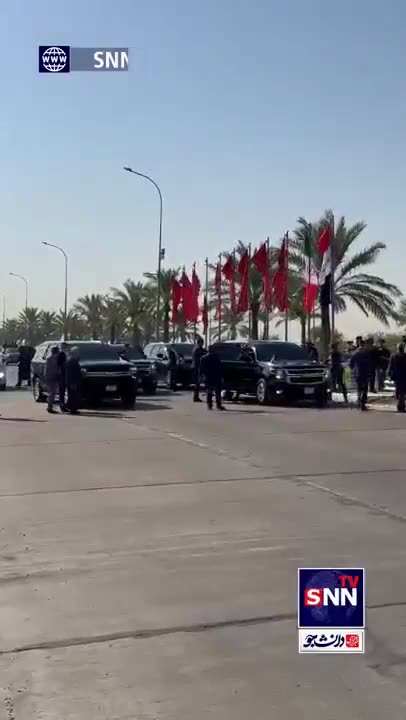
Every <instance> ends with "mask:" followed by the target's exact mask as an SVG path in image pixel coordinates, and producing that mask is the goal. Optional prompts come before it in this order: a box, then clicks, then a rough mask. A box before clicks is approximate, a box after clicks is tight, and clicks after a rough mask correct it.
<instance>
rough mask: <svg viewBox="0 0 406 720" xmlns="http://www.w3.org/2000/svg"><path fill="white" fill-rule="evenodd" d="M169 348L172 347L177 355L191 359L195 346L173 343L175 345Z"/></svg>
mask: <svg viewBox="0 0 406 720" xmlns="http://www.w3.org/2000/svg"><path fill="white" fill-rule="evenodd" d="M170 347H172V348H173V349H174V350H175V352H176V353H177V354H178V355H182V357H186V358H191V357H192V355H193V350H194V347H195V346H194V345H192V344H191V343H175V345H171V346H170Z"/></svg>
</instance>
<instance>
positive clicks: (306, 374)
mask: <svg viewBox="0 0 406 720" xmlns="http://www.w3.org/2000/svg"><path fill="white" fill-rule="evenodd" d="M214 347H215V349H216V352H217V353H218V355H219V357H220V360H221V363H222V366H223V387H224V389H225V390H226V392H227V393H228V394H230V395H231V394H232V393H233V392H236V393H237V394H242V395H254V396H255V397H256V398H257V400H258V403H259V404H260V405H266V404H268V403H274V402H276V401H277V400H278V399H280V400H286V401H287V402H292V403H293V402H297V401H300V400H307V401H311V402H312V403H313V404H315V405H317V406H318V407H324V406H325V405H326V404H327V402H328V399H329V395H330V387H329V373H328V370H327V368H326V367H325V366H324V365H323V364H321V363H319V362H317V361H314V360H310V358H309V356H308V354H307V352H306V350H304V349H303V348H302V347H300V345H296V344H295V343H291V342H276V341H275V342H273V341H266V340H265V341H259V340H258V341H254V342H251V343H241V342H224V343H215V344H214Z"/></svg>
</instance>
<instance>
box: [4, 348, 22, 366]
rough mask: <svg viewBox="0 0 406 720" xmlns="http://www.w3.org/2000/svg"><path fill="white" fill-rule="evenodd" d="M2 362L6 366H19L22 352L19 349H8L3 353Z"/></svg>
mask: <svg viewBox="0 0 406 720" xmlns="http://www.w3.org/2000/svg"><path fill="white" fill-rule="evenodd" d="M2 360H3V362H4V363H5V364H6V365H17V364H18V363H19V361H20V351H19V349H18V348H17V347H7V348H5V349H4V350H3V352H2Z"/></svg>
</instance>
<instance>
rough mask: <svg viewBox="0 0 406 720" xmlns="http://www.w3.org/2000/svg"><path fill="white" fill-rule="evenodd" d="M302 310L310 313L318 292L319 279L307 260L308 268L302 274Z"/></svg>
mask: <svg viewBox="0 0 406 720" xmlns="http://www.w3.org/2000/svg"><path fill="white" fill-rule="evenodd" d="M303 285H304V288H303V310H304V311H305V312H306V313H311V312H313V310H314V307H315V305H316V299H317V293H318V290H319V279H318V276H317V272H316V270H315V268H314V267H313V265H312V262H311V259H310V258H309V262H308V267H307V268H306V269H305V272H304V274H303Z"/></svg>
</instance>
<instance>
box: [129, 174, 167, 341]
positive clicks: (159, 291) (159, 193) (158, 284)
mask: <svg viewBox="0 0 406 720" xmlns="http://www.w3.org/2000/svg"><path fill="white" fill-rule="evenodd" d="M124 170H126V171H127V172H130V173H132V174H133V175H138V176H139V177H142V178H144V180H148V181H149V182H150V183H152V185H153V186H154V188H155V189H156V190H157V192H158V195H159V241H158V272H157V295H156V326H155V335H156V340H159V312H160V307H161V264H162V193H161V190H160V188H159V185H158V184H157V183H156V182H155V180H153V179H152V178H151V177H149V175H144V173H140V172H138V171H137V170H133V169H132V168H130V167H124Z"/></svg>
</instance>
